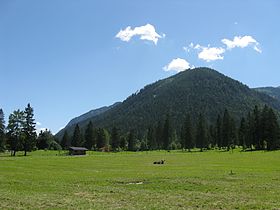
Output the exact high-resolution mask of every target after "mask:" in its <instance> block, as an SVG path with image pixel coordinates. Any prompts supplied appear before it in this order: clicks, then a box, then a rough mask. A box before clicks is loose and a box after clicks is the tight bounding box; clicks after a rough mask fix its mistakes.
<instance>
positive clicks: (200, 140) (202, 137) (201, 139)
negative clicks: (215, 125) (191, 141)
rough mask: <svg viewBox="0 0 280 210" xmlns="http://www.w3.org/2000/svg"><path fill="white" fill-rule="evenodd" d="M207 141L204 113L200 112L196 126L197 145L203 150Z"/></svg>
mask: <svg viewBox="0 0 280 210" xmlns="http://www.w3.org/2000/svg"><path fill="white" fill-rule="evenodd" d="M205 142H206V130H205V120H204V117H203V116H202V114H199V117H198V122H197V126H196V147H197V148H200V151H201V152H202V151H203V148H205Z"/></svg>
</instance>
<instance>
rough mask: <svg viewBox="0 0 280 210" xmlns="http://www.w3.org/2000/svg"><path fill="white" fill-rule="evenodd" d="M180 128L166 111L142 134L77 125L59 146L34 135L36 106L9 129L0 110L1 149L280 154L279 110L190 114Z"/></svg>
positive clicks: (17, 115) (16, 115) (18, 114)
mask: <svg viewBox="0 0 280 210" xmlns="http://www.w3.org/2000/svg"><path fill="white" fill-rule="evenodd" d="M182 122H183V123H182V124H181V125H180V126H179V127H178V126H177V124H175V123H174V118H173V116H172V115H170V114H169V113H167V114H166V115H165V118H164V120H163V121H158V122H157V123H156V124H153V125H150V126H148V127H147V128H146V129H145V130H144V131H143V132H140V133H139V132H136V131H135V130H130V131H129V132H124V131H122V130H121V129H119V128H118V127H115V126H114V127H113V128H112V129H111V130H108V129H105V128H100V127H94V126H93V124H92V122H91V121H90V122H89V123H88V124H87V126H86V128H85V129H84V130H83V129H81V128H80V126H79V125H78V124H76V125H75V130H74V133H73V135H69V133H68V131H67V130H66V131H65V132H64V134H63V138H62V140H61V142H59V141H58V140H57V139H56V138H55V137H54V136H53V135H52V133H51V132H50V131H49V130H45V131H41V132H40V133H39V135H36V132H35V123H34V114H33V108H32V107H31V106H30V104H28V106H27V107H26V108H25V110H24V111H20V110H16V111H14V112H13V113H12V114H10V116H9V122H8V125H7V127H5V122H4V114H3V111H2V109H0V150H1V151H5V150H9V151H10V152H11V155H13V156H15V154H16V152H17V151H24V152H25V155H26V153H27V152H28V151H32V150H36V149H45V150H48V149H54V150H61V149H68V148H69V147H70V146H78V147H86V148H88V149H90V150H96V151H126V150H127V151H147V150H175V149H182V150H186V151H192V150H193V149H199V150H200V151H204V150H209V149H223V150H230V149H234V148H235V147H238V146H241V147H242V148H243V150H244V151H245V150H276V149H279V148H280V127H279V122H278V118H277V115H276V113H275V111H274V110H273V109H272V108H270V107H268V106H266V105H265V106H263V107H262V108H260V107H258V106H255V107H254V108H253V111H252V112H248V113H247V115H246V116H245V117H242V118H241V120H240V121H238V122H237V121H236V120H235V119H234V118H233V117H232V114H231V113H230V112H229V111H228V110H227V109H225V110H224V112H223V113H221V114H218V115H217V116H216V121H215V123H213V124H208V123H207V121H206V120H205V116H204V114H203V113H201V114H200V115H199V117H198V119H193V118H192V117H191V115H190V114H186V115H185V116H183V119H182Z"/></svg>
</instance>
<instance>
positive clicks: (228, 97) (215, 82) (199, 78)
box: [60, 68, 280, 146]
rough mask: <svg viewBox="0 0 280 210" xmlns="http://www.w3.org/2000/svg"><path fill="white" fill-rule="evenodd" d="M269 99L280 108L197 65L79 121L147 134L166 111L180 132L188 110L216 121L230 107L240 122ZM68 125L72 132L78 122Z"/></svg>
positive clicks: (85, 124)
mask: <svg viewBox="0 0 280 210" xmlns="http://www.w3.org/2000/svg"><path fill="white" fill-rule="evenodd" d="M265 103H266V104H268V105H269V106H271V107H272V108H274V109H276V110H280V105H279V102H278V101H277V100H276V99H273V98H271V97H269V96H267V95H265V94H262V93H259V92H257V91H255V90H251V89H250V88H248V87H247V86H245V85H243V84H242V83H240V82H238V81H236V80H233V79H231V78H229V77H226V76H224V75H223V74H220V73H218V72H217V71H214V70H211V69H209V68H196V69H192V70H187V71H184V72H180V73H178V74H176V75H174V76H171V77H169V78H166V79H163V80H160V81H158V82H155V83H153V84H151V85H147V86H146V87H145V88H143V89H142V90H140V91H139V93H137V94H133V95H131V96H130V97H128V98H127V99H126V100H125V101H123V102H122V103H120V104H118V105H117V106H115V107H113V108H111V109H109V110H107V111H106V112H103V113H102V114H99V115H97V116H94V117H92V118H90V119H86V120H84V121H81V122H79V125H80V126H81V128H85V127H86V126H87V124H88V122H89V121H90V120H91V121H92V123H93V125H94V127H103V128H106V129H109V130H111V129H112V128H113V126H114V125H118V128H119V129H120V130H122V131H123V132H124V133H127V132H128V131H129V130H131V129H133V130H134V131H135V132H136V133H137V134H139V135H140V136H144V135H145V134H146V129H147V128H148V127H149V126H150V125H152V126H155V125H156V124H157V123H158V122H159V121H161V122H162V123H164V120H165V116H166V113H169V115H170V119H172V127H173V128H176V129H177V132H178V128H180V127H181V126H182V125H183V122H184V117H182V116H185V113H190V114H191V118H192V120H193V121H194V122H196V121H197V120H198V116H199V113H204V117H205V121H206V122H207V123H208V124H215V122H216V120H217V116H218V114H222V113H223V112H224V109H225V108H227V110H228V112H230V114H231V116H232V118H233V119H234V120H235V121H236V122H239V121H240V119H241V117H242V116H245V115H246V114H247V113H248V111H252V110H253V108H254V106H255V105H258V106H259V107H262V106H264V104H265ZM68 129H69V133H72V132H73V130H74V125H72V126H70V127H68ZM156 133H158V132H157V131H156ZM161 133H162V132H161ZM62 134H63V133H62ZM62 134H61V135H60V137H62ZM161 138H162V137H160V138H159V137H158V136H157V134H156V139H157V140H158V143H161V142H163V140H161ZM160 146H163V145H160ZM165 146H166V145H165Z"/></svg>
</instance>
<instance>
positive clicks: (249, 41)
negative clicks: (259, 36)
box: [222, 36, 262, 53]
mask: <svg viewBox="0 0 280 210" xmlns="http://www.w3.org/2000/svg"><path fill="white" fill-rule="evenodd" d="M222 43H224V44H225V45H226V46H227V49H233V48H235V47H240V48H244V47H248V46H253V49H254V50H256V51H257V52H259V53H261V52H262V51H261V49H260V48H259V43H258V42H257V41H256V40H255V39H254V38H253V37H252V36H243V37H241V36H235V37H234V38H233V40H229V39H222Z"/></svg>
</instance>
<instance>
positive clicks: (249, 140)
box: [246, 112, 255, 150]
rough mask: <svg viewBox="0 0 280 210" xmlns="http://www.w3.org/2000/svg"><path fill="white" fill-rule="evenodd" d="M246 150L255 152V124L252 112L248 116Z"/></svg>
mask: <svg viewBox="0 0 280 210" xmlns="http://www.w3.org/2000/svg"><path fill="white" fill-rule="evenodd" d="M246 121H247V132H246V148H250V149H251V150H253V143H254V130H255V123H254V117H253V115H252V114H251V112H248V115H247V120H246Z"/></svg>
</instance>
